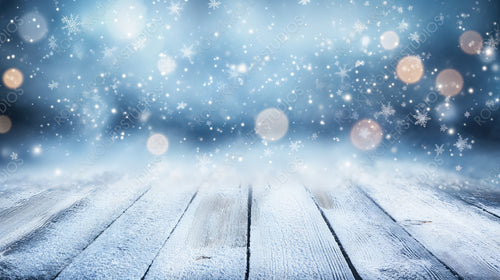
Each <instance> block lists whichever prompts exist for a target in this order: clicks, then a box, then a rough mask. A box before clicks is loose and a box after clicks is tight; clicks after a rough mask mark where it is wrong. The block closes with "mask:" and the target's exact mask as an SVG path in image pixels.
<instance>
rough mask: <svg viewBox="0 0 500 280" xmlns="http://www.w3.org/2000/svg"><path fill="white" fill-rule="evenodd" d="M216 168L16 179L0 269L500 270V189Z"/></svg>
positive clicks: (385, 274)
mask: <svg viewBox="0 0 500 280" xmlns="http://www.w3.org/2000/svg"><path fill="white" fill-rule="evenodd" d="M217 176H218V175H217ZM217 176H215V175H214V178H213V179H212V180H207V181H205V182H204V183H203V182H198V183H197V184H194V185H192V186H190V188H185V187H182V186H184V184H181V183H175V184H174V181H175V180H173V179H172V180H171V179H169V180H163V181H162V180H157V181H155V182H153V183H151V184H149V183H144V182H143V183H142V184H130V178H127V177H124V178H121V179H117V178H113V179H108V180H107V181H106V180H104V181H98V182H96V184H87V185H85V186H83V185H82V186H80V188H78V190H77V191H75V190H73V189H72V188H49V187H46V188H40V189H37V190H34V189H29V188H28V187H23V188H21V190H20V192H19V193H17V194H16V193H15V192H14V191H13V190H12V189H10V190H9V191H10V192H9V193H8V197H9V198H11V199H10V200H8V199H6V198H5V197H2V198H0V203H1V205H0V232H1V233H2V236H0V279H54V278H56V277H58V279H247V278H249V279H285V278H286V279H313V278H318V279H361V278H362V279H395V278H397V279H456V278H460V277H463V278H467V279H500V219H499V218H498V216H496V215H495V214H494V213H498V212H497V211H498V203H497V202H498V201H497V199H498V196H496V197H488V196H487V195H483V196H481V195H478V199H477V200H475V199H472V198H470V197H469V196H467V195H465V194H472V193H477V192H480V191H479V190H474V189H471V190H467V192H465V194H464V192H459V191H453V189H451V190H450V189H444V188H441V186H434V187H433V186H430V185H426V184H422V183H421V182H419V181H418V180H415V178H414V177H412V176H413V175H408V176H407V177H405V176H402V177H397V178H396V177H395V178H390V176H388V175H387V174H381V177H380V178H376V176H375V177H366V178H364V177H362V176H359V178H356V180H345V179H338V178H337V177H335V176H333V175H331V178H330V179H329V177H325V176H330V175H329V174H325V175H316V176H303V177H302V178H301V179H300V180H297V179H291V177H290V178H289V179H290V180H288V181H287V182H286V183H285V184H283V185H275V184H271V185H267V184H264V183H263V182H265V180H258V182H257V180H255V181H256V182H254V184H253V186H252V187H248V186H247V185H246V184H243V185H240V184H239V183H235V182H230V183H229V180H225V179H217ZM388 178H390V179H388ZM233 179H234V178H233ZM247 180H248V179H247ZM250 181H251V180H250ZM223 182H226V183H227V184H221V183H223ZM436 182H437V181H436ZM455 183H456V182H455ZM455 183H454V184H455ZM459 183H460V182H459ZM462 183H463V182H462ZM181 185H182V186H181ZM221 185H225V186H224V187H220V186H221ZM488 193H489V192H488ZM483 194H484V193H483ZM14 198H15V199H14ZM486 210H487V211H486Z"/></svg>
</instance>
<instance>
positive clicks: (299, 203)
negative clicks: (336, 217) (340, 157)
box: [249, 186, 356, 279]
mask: <svg viewBox="0 0 500 280" xmlns="http://www.w3.org/2000/svg"><path fill="white" fill-rule="evenodd" d="M251 209H252V210H251V211H252V219H251V233H250V271H249V272H250V278H252V279H332V278H334V279H354V276H353V273H355V274H356V272H355V271H354V272H353V271H351V270H350V267H349V264H348V263H347V261H346V259H345V258H344V256H343V254H342V252H341V249H340V248H339V245H338V244H337V242H336V241H335V238H334V236H333V235H332V232H330V229H329V228H328V226H327V224H326V223H325V221H324V220H323V218H322V217H321V214H320V212H319V211H318V209H317V207H316V205H315V204H314V202H313V200H312V199H311V197H310V196H309V194H308V193H307V192H306V191H305V189H304V188H303V187H301V186H283V187H273V186H271V187H270V188H259V189H256V190H255V191H254V196H253V200H252V208H251Z"/></svg>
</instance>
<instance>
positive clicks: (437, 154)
mask: <svg viewBox="0 0 500 280" xmlns="http://www.w3.org/2000/svg"><path fill="white" fill-rule="evenodd" d="M435 146H436V148H435V149H434V152H436V157H437V156H439V155H441V154H442V153H443V152H444V148H443V146H444V144H441V145H440V146H438V144H435Z"/></svg>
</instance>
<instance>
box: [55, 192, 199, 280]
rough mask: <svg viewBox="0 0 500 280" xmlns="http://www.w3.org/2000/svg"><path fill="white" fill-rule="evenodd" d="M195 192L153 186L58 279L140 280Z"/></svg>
mask: <svg viewBox="0 0 500 280" xmlns="http://www.w3.org/2000/svg"><path fill="white" fill-rule="evenodd" d="M194 193H195V191H194V190H193V189H192V188H189V189H179V188H177V187H175V188H169V187H166V186H159V185H155V186H153V188H152V189H151V190H150V191H149V192H148V193H147V194H145V195H144V196H143V197H142V198H141V199H140V200H138V201H137V202H136V203H135V204H134V205H133V206H132V207H130V208H129V209H128V210H127V211H126V212H125V213H124V214H123V215H122V216H120V218H118V219H117V220H116V221H115V222H114V223H113V224H112V225H111V226H110V227H109V228H108V229H106V231H105V232H103V234H102V235H100V236H99V237H98V238H97V239H96V240H95V241H94V242H93V243H92V244H90V245H89V246H88V247H87V248H86V249H85V250H84V251H83V252H82V253H81V254H80V255H78V257H76V258H75V259H74V260H73V262H72V263H71V264H70V265H69V266H67V267H66V268H65V269H64V270H63V271H62V272H61V274H59V277H58V278H57V279H140V278H141V277H142V276H143V275H144V273H145V272H146V270H147V269H148V267H149V265H150V263H151V262H152V261H153V259H154V257H155V256H156V254H157V252H158V251H159V250H160V249H161V247H162V245H163V244H164V242H165V240H167V238H168V237H169V235H170V233H171V232H172V230H173V228H174V227H175V225H176V224H177V222H178V221H179V219H180V217H181V216H182V214H183V213H184V211H185V210H186V208H187V206H188V205H189V203H190V201H191V200H192V198H193V195H194Z"/></svg>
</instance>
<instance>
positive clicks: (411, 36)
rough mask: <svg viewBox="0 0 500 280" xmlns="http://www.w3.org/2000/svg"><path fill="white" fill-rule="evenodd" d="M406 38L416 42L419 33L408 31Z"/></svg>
mask: <svg viewBox="0 0 500 280" xmlns="http://www.w3.org/2000/svg"><path fill="white" fill-rule="evenodd" d="M408 39H410V40H412V41H413V42H415V43H417V44H418V43H419V42H420V34H418V32H413V33H410V36H409V37H408Z"/></svg>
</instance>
